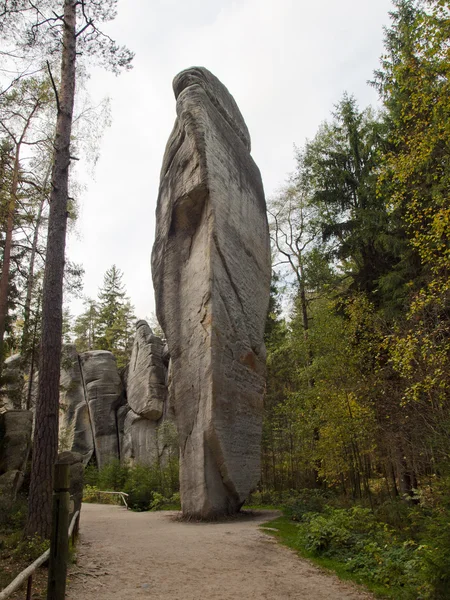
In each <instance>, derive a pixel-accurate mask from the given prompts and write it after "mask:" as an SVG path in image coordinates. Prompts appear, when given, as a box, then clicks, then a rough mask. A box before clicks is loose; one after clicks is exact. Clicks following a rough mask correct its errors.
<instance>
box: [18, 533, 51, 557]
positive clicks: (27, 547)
mask: <svg viewBox="0 0 450 600" xmlns="http://www.w3.org/2000/svg"><path fill="white" fill-rule="evenodd" d="M49 545H50V541H49V540H45V539H43V538H41V537H39V536H38V535H34V536H33V537H31V538H26V539H23V540H21V541H20V542H19V543H18V544H17V546H16V548H15V549H14V551H13V555H14V556H16V557H17V558H20V559H21V560H25V561H27V562H30V563H31V562H33V561H35V560H36V559H37V558H39V557H40V556H41V554H44V552H45V551H46V550H47V549H48V547H49Z"/></svg>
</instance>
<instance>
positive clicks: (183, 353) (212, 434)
mask: <svg viewBox="0 0 450 600" xmlns="http://www.w3.org/2000/svg"><path fill="white" fill-rule="evenodd" d="M173 87H174V92H175V97H176V99H177V119H176V122H175V126H174V129H173V131H172V134H171V136H170V138H169V141H168V143H167V147H166V152H165V155H164V159H163V165H162V170H161V182H160V190H159V196H158V204H157V209H156V238H155V244H154V247H153V253H152V274H153V284H154V288H155V294H156V312H157V316H158V320H159V322H160V323H161V325H162V328H163V330H164V333H165V336H166V338H167V343H168V347H169V351H170V356H171V367H170V376H169V397H170V404H171V407H172V408H173V410H174V413H175V420H176V425H177V429H178V437H179V445H180V487H181V501H182V510H183V513H184V514H186V515H193V516H195V517H200V518H211V517H214V516H219V515H224V514H232V513H235V512H237V511H238V510H239V509H240V507H241V506H242V504H243V502H244V501H245V499H246V497H247V496H248V494H249V492H250V491H251V490H252V489H253V488H254V487H255V485H256V483H257V481H258V478H259V465H260V445H261V432H262V410H263V392H264V385H265V347H264V343H263V334H264V325H265V320H266V315H267V309H268V302H269V289H270V277H271V266H270V264H271V263H270V245H269V232H268V224H267V217H266V204H265V198H264V191H263V186H262V182H261V176H260V173H259V170H258V168H257V166H256V164H255V163H254V161H253V159H252V157H251V155H250V136H249V133H248V130H247V127H246V125H245V122H244V119H243V117H242V115H241V113H240V111H239V109H238V107H237V104H236V102H235V101H234V99H233V97H232V96H231V95H230V93H229V92H228V90H227V89H226V88H225V86H224V85H223V84H222V83H221V82H220V81H219V80H218V79H217V78H216V77H215V76H214V75H212V74H211V73H210V72H209V71H207V70H206V69H204V68H200V67H195V68H191V69H188V70H186V71H183V72H182V73H180V74H179V75H177V77H175V79H174V82H173Z"/></svg>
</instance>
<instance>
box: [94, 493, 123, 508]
mask: <svg viewBox="0 0 450 600" xmlns="http://www.w3.org/2000/svg"><path fill="white" fill-rule="evenodd" d="M96 493H97V494H117V495H119V496H120V497H121V498H122V500H123V503H124V504H125V506H126V507H127V510H128V503H127V501H126V500H125V498H128V494H125V492H105V491H104V490H96Z"/></svg>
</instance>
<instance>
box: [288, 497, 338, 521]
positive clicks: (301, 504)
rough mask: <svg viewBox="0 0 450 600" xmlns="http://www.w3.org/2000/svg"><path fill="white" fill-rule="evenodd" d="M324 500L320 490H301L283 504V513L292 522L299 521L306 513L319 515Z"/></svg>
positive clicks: (325, 498)
mask: <svg viewBox="0 0 450 600" xmlns="http://www.w3.org/2000/svg"><path fill="white" fill-rule="evenodd" d="M326 500H327V495H326V493H325V492H323V491H322V490H318V489H303V490H301V491H300V492H297V495H296V496H291V498H290V499H288V500H287V502H285V504H284V506H283V512H284V514H285V515H286V516H287V517H289V518H290V519H292V520H293V521H301V520H302V519H303V517H304V515H306V514H307V513H313V512H314V513H321V512H322V511H323V510H324V507H325V502H326Z"/></svg>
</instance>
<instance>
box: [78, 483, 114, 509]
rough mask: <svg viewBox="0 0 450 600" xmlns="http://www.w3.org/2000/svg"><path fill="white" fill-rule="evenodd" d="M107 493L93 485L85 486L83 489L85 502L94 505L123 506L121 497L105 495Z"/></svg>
mask: <svg viewBox="0 0 450 600" xmlns="http://www.w3.org/2000/svg"><path fill="white" fill-rule="evenodd" d="M105 491H109V490H100V489H99V488H97V487H96V486H93V485H85V486H84V489H83V502H91V503H93V504H120V505H123V501H122V499H121V498H120V496H119V495H116V494H105V493H104V492H105Z"/></svg>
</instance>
